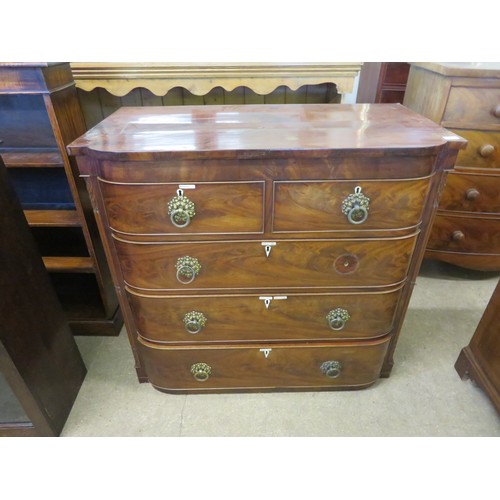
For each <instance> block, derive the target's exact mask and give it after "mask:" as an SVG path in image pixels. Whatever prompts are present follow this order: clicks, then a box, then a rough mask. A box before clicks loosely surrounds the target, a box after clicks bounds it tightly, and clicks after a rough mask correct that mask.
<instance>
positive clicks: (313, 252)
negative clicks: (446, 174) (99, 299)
mask: <svg viewBox="0 0 500 500" xmlns="http://www.w3.org/2000/svg"><path fill="white" fill-rule="evenodd" d="M418 234H419V233H418V232H417V233H414V234H412V235H410V236H404V237H398V238H380V239H365V240H362V239H338V240H301V241H295V240H279V241H270V242H264V241H258V240H255V241H243V240H238V241H228V242H207V241H204V242H192V243H177V242H176V243H168V242H162V243H138V242H128V241H125V240H122V239H120V238H117V237H115V238H114V239H115V248H116V252H117V255H118V259H119V262H120V265H121V271H122V273H123V277H124V280H125V282H126V283H127V284H128V285H130V286H132V287H134V288H137V289H143V290H179V289H182V290H190V289H198V290H200V289H214V290H238V289H240V290H241V289H266V288H272V289H277V288H288V289H295V288H306V287H320V288H322V287H326V288H330V287H342V286H344V287H355V286H356V287H359V286H364V287H370V286H389V285H394V284H396V283H400V282H401V281H403V280H404V279H405V277H406V273H407V270H408V265H409V262H410V258H411V255H412V252H413V248H414V246H415V242H416V239H417V236H418Z"/></svg>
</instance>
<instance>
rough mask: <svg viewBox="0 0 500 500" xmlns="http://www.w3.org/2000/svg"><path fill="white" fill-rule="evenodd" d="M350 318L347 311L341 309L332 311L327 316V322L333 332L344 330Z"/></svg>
mask: <svg viewBox="0 0 500 500" xmlns="http://www.w3.org/2000/svg"><path fill="white" fill-rule="evenodd" d="M349 318H350V316H349V312H348V311H347V309H341V308H340V307H337V309H332V310H331V311H330V312H329V313H328V314H327V315H326V321H327V322H328V325H329V326H330V328H331V329H332V330H342V328H344V326H345V324H346V323H347V321H349Z"/></svg>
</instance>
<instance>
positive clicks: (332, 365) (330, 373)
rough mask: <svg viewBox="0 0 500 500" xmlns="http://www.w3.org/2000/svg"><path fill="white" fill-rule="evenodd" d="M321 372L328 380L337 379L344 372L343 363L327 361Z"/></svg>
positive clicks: (321, 367)
mask: <svg viewBox="0 0 500 500" xmlns="http://www.w3.org/2000/svg"><path fill="white" fill-rule="evenodd" d="M320 370H321V373H323V374H324V375H326V376H327V377H328V378H337V377H338V376H339V375H340V374H341V372H342V363H341V362H340V361H325V362H324V363H322V364H321V366H320Z"/></svg>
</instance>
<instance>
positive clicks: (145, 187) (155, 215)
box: [100, 179, 264, 235]
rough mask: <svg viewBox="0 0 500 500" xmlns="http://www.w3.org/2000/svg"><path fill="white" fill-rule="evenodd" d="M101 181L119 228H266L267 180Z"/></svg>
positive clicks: (227, 230)
mask: <svg viewBox="0 0 500 500" xmlns="http://www.w3.org/2000/svg"><path fill="white" fill-rule="evenodd" d="M100 186H101V191H102V195H103V198H104V203H105V205H106V212H107V217H108V221H109V225H110V227H111V229H112V230H113V231H115V232H119V233H124V234H142V235H148V234H159V235H163V234H165V235H166V234H184V235H189V234H230V233H254V234H257V233H262V232H263V231H264V182H263V181H255V182H205V183H203V182H200V183H196V184H187V183H186V184H179V183H137V184H126V183H115V182H109V181H105V180H102V179H100ZM179 190H181V191H180V192H178V191H179ZM169 205H170V206H169Z"/></svg>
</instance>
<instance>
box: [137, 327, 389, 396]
mask: <svg viewBox="0 0 500 500" xmlns="http://www.w3.org/2000/svg"><path fill="white" fill-rule="evenodd" d="M388 343H389V339H388V338H387V337H385V338H383V339H380V340H377V341H370V342H368V341H367V342H358V343H350V344H349V343H345V344H340V345H338V346H332V345H319V346H313V347H311V346H307V347H304V346H299V345H296V344H295V345H294V344H288V345H284V344H278V345H272V344H271V345H269V344H260V345H256V346H247V345H242V346H237V347H236V346H235V347H229V346H225V347H221V348H216V347H206V348H203V347H202V348H199V347H196V348H171V347H165V348H161V347H152V346H151V344H148V346H146V345H144V344H141V343H139V348H140V350H141V353H142V356H143V359H144V363H145V366H146V373H147V375H148V378H149V381H150V382H151V384H153V385H154V386H155V387H157V388H159V389H165V390H173V391H177V390H191V391H207V390H211V389H217V390H223V389H253V388H259V389H280V388H297V389H300V388H309V389H310V388H322V387H324V388H328V387H353V388H354V387H363V386H366V385H370V384H371V383H373V382H374V381H376V380H377V378H378V377H379V375H380V370H381V367H382V363H383V361H384V356H385V353H386V351H387V346H388ZM195 376H196V378H195Z"/></svg>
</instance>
